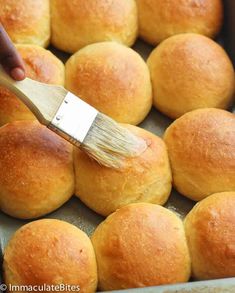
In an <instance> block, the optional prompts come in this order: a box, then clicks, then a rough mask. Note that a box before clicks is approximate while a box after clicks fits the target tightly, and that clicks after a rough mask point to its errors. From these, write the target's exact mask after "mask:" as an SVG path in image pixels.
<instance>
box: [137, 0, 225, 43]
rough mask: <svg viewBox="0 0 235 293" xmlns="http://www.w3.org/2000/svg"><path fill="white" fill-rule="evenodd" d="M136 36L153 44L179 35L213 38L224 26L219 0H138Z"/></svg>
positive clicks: (221, 6) (221, 5)
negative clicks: (137, 34) (191, 34)
mask: <svg viewBox="0 0 235 293" xmlns="http://www.w3.org/2000/svg"><path fill="white" fill-rule="evenodd" d="M136 2H137V6H138V11H139V34H140V36H141V37H142V38H143V39H144V40H145V41H147V42H149V43H150V44H152V45H156V44H158V43H160V42H162V41H163V40H164V39H167V38H168V37H170V36H173V35H176V34H180V33H189V32H192V33H198V34H202V35H205V36H208V37H215V36H216V35H217V34H218V33H219V31H220V29H221V26H222V23H223V4H222V0H203V1H198V0H180V1H175V0H168V1H165V0H137V1H136Z"/></svg>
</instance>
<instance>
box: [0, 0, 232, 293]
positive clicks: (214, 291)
mask: <svg viewBox="0 0 235 293" xmlns="http://www.w3.org/2000/svg"><path fill="white" fill-rule="evenodd" d="M225 7H226V9H228V10H227V11H229V13H228V14H227V15H228V18H227V21H226V25H225V28H224V30H223V35H222V41H224V44H225V48H226V49H227V48H228V52H229V53H230V56H231V58H233V60H234V61H235V54H233V52H235V42H234V41H235V31H234V30H235V0H227V1H225ZM232 7H233V14H232V13H231V12H232V11H231V9H232ZM231 26H232V27H231ZM50 49H51V51H52V52H53V53H54V54H55V55H57V56H58V57H59V58H60V59H61V60H62V61H64V62H65V61H66V60H67V59H68V57H69V55H68V54H64V53H62V52H60V51H58V50H56V49H54V48H50ZM134 49H135V50H136V51H137V52H139V53H140V54H141V55H142V57H143V58H144V59H146V58H147V57H148V56H149V54H150V52H151V51H152V50H153V47H151V46H149V45H147V44H145V43H144V42H142V41H138V42H137V43H136V44H135V46H134ZM231 111H232V112H234V113H235V107H233V108H232V109H231ZM171 123H172V120H171V119H169V118H167V117H166V116H164V115H162V114H161V113H160V112H158V111H157V110H155V109H152V110H151V112H150V113H149V115H148V117H147V118H146V119H145V120H144V122H142V123H141V124H140V127H142V128H144V129H146V130H149V131H151V132H152V133H154V134H156V135H158V136H162V135H163V133H164V132H165V130H166V128H167V127H168V126H169V125H170V124H171ZM0 172H1V170H0ZM194 204H195V203H194V202H193V201H191V200H189V199H187V198H185V197H183V196H181V195H180V194H179V193H177V192H176V191H175V190H172V193H171V196H170V198H169V200H168V202H167V203H166V205H165V207H167V208H168V209H170V210H172V211H174V212H175V213H176V214H177V215H178V216H180V217H181V218H184V217H185V215H186V214H187V213H188V212H189V211H190V210H191V209H192V207H193V206H194ZM44 218H55V219H61V220H64V221H67V222H69V223H71V224H73V225H75V226H77V227H79V228H80V229H81V230H83V231H85V232H86V233H87V234H88V235H91V234H92V232H93V231H94V230H95V228H96V226H97V225H98V224H99V223H100V222H101V221H103V220H104V218H103V217H102V216H99V215H98V214H96V213H95V212H93V211H91V210H90V209H89V208H87V207H86V206H85V205H84V204H83V203H82V202H81V201H80V200H79V199H78V198H76V197H73V198H72V199H71V200H70V201H68V202H67V203H66V204H65V205H64V206H62V207H61V208H60V209H58V210H57V211H55V212H53V213H51V214H49V215H47V216H46V217H44ZM28 222H29V221H22V220H17V219H14V218H12V217H9V216H7V215H5V214H3V213H1V212H0V245H1V250H2V251H4V247H5V246H6V244H7V242H8V240H9V238H10V237H11V235H12V234H13V233H14V232H15V231H16V230H17V229H18V228H20V227H21V226H22V225H24V224H26V223H28ZM1 275H2V273H1ZM0 281H1V280H0ZM116 292H123V293H124V292H128V293H132V292H143V293H145V292H146V293H150V292H156V293H176V292H177V293H179V292H181V293H189V292H190V293H197V292H201V293H221V292H224V293H226V292H228V293H232V292H234V293H235V278H231V279H223V280H222V279H221V280H213V281H204V282H189V283H186V284H177V285H170V286H168V285H167V286H158V287H149V288H140V289H130V290H123V291H116Z"/></svg>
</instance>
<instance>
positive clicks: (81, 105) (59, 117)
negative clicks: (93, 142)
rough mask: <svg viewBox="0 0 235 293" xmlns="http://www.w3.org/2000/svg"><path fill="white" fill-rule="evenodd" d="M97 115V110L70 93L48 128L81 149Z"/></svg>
mask: <svg viewBox="0 0 235 293" xmlns="http://www.w3.org/2000/svg"><path fill="white" fill-rule="evenodd" d="M97 114H98V111H97V110H96V109H94V108H93V107H91V106H90V105H88V104H87V103H85V102H84V101H82V100H81V99H79V98H78V97H77V96H75V95H73V94H72V93H68V94H67V95H66V97H65V98H64V101H63V102H62V104H61V105H60V107H59V109H58V111H57V113H56V115H55V116H54V118H53V119H52V121H51V123H50V124H49V125H48V128H49V129H51V130H53V131H54V132H56V133H58V134H59V135H61V136H62V137H63V138H65V139H66V140H68V141H69V142H71V143H72V144H74V145H76V146H78V147H79V146H80V145H81V144H82V143H83V141H84V139H85V137H86V135H87V133H88V132H89V130H90V128H91V126H92V124H93V122H94V120H95V118H96V116H97Z"/></svg>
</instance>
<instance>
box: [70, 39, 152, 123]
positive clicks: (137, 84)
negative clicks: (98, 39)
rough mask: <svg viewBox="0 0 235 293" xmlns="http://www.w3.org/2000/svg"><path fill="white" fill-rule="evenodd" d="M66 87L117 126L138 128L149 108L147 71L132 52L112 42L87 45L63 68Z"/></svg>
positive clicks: (141, 60) (150, 91) (150, 93)
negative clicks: (125, 124)
mask: <svg viewBox="0 0 235 293" xmlns="http://www.w3.org/2000/svg"><path fill="white" fill-rule="evenodd" d="M65 86H66V88H67V89H68V90H69V91H71V92H73V93H75V94H76V95H78V96H79V97H80V98H81V99H83V100H84V101H85V102H87V103H89V104H90V105H92V106H93V107H95V108H97V109H98V110H99V111H100V112H102V113H104V114H106V115H108V116H110V117H111V118H113V119H115V120H116V121H118V122H122V123H128V124H134V125H136V124H139V123H140V122H141V121H142V120H143V119H144V118H145V117H146V116H147V114H148V113H149V111H150V109H151V106H152V86H151V80H150V74H149V70H148V67H147V65H146V63H145V62H144V60H143V59H142V58H141V56H140V55H139V54H138V53H136V52H135V51H134V50H132V49H131V48H127V47H125V46H123V45H120V44H117V43H114V42H103V43H97V44H92V45H89V46H87V47H85V48H83V49H81V50H80V51H78V52H77V53H76V54H74V55H73V56H72V57H71V58H70V59H69V60H68V61H67V63H66V65H65Z"/></svg>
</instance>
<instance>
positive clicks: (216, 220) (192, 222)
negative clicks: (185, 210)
mask: <svg viewBox="0 0 235 293" xmlns="http://www.w3.org/2000/svg"><path fill="white" fill-rule="evenodd" d="M234 206H235V192H234V191H233V192H222V193H217V194H213V195H211V196H209V197H208V198H206V199H204V200H203V201H201V202H200V203H198V204H197V205H196V206H195V207H194V208H193V209H192V211H191V212H190V213H189V214H188V215H187V217H186V219H185V231H186V235H187V239H188V245H189V250H190V253H191V259H192V271H193V276H194V278H196V279H199V280H206V279H219V278H228V277H235V262H234V257H235V213H234Z"/></svg>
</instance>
